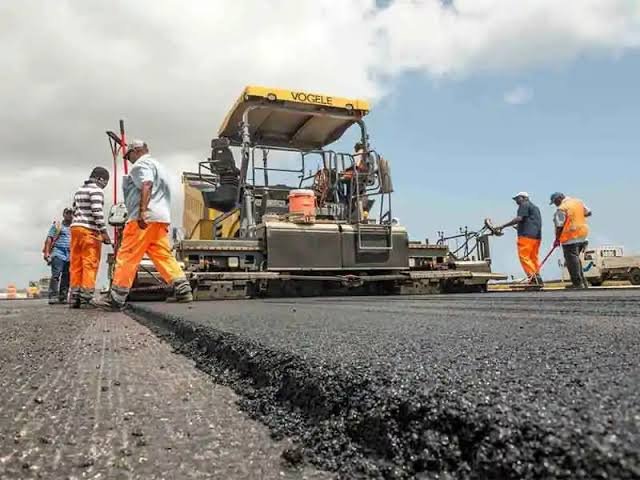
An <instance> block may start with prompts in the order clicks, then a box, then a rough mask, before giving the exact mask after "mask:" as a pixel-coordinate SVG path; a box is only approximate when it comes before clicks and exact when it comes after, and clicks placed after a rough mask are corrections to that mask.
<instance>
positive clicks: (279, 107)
mask: <svg viewBox="0 0 640 480" xmlns="http://www.w3.org/2000/svg"><path fill="white" fill-rule="evenodd" d="M247 111H248V112H249V113H248V123H249V133H250V136H251V143H252V144H253V145H265V146H273V147H289V148H295V149H300V150H313V149H320V148H323V147H324V146H326V145H328V144H330V143H333V142H335V141H336V140H338V139H339V138H340V137H341V136H342V134H343V133H344V132H345V131H346V130H347V129H348V128H349V127H350V126H352V125H353V124H354V123H356V122H357V121H358V120H360V119H361V118H362V117H364V116H365V115H366V114H367V113H368V112H369V104H368V103H367V102H366V101H364V100H358V99H348V98H341V97H332V96H329V95H322V94H317V93H311V92H304V91H294V90H281V89H278V88H266V87H247V88H245V89H244V92H243V93H242V95H241V96H240V98H239V99H238V100H237V101H236V103H235V105H234V106H233V108H232V109H231V111H230V112H229V113H228V114H227V116H226V117H225V119H224V121H223V123H222V126H221V127H220V130H219V132H218V135H219V136H220V137H225V138H228V139H229V140H230V141H231V144H232V145H240V144H241V143H242V134H241V124H242V119H243V115H244V113H245V112H247Z"/></svg>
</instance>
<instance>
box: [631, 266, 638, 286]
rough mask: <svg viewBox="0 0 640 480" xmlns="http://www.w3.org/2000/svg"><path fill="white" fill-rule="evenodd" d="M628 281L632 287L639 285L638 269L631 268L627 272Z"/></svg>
mask: <svg viewBox="0 0 640 480" xmlns="http://www.w3.org/2000/svg"><path fill="white" fill-rule="evenodd" d="M629 281H630V282H631V283H632V284H633V285H640V268H632V269H631V271H630V272H629Z"/></svg>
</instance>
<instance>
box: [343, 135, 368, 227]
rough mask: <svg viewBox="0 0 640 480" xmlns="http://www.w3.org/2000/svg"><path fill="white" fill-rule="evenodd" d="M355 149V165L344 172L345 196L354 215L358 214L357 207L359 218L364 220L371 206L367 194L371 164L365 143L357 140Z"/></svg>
mask: <svg viewBox="0 0 640 480" xmlns="http://www.w3.org/2000/svg"><path fill="white" fill-rule="evenodd" d="M353 150H354V154H353V165H352V166H349V167H347V168H345V169H344V172H343V173H342V181H343V182H344V183H346V192H345V196H346V200H347V202H349V204H350V205H351V207H350V208H351V209H352V215H354V216H355V215H356V212H355V210H356V209H357V210H358V211H359V218H360V219H363V220H364V219H366V218H368V215H369V206H370V205H369V199H368V198H367V196H366V182H367V177H366V174H367V171H368V170H369V166H368V164H367V162H366V155H367V153H366V152H365V150H364V144H362V143H361V142H357V143H356V144H355V145H354V146H353ZM355 171H357V173H358V177H357V184H356V180H354V175H355ZM354 185H355V188H356V191H357V195H358V197H359V199H358V200H357V199H356V197H355V193H356V191H354V189H353V186H354ZM352 196H353V198H352ZM356 200H357V201H356Z"/></svg>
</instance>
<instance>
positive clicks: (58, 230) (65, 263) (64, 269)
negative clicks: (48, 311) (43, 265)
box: [42, 208, 73, 305]
mask: <svg viewBox="0 0 640 480" xmlns="http://www.w3.org/2000/svg"><path fill="white" fill-rule="evenodd" d="M72 221H73V210H72V209H70V208H65V209H64V211H63V212H62V222H57V221H56V222H53V225H51V228H50V229H49V232H48V233H47V238H46V240H45V242H44V248H43V249H42V254H43V257H44V261H45V262H47V265H50V266H51V280H49V305H55V304H63V303H67V296H68V294H69V264H70V258H71V222H72Z"/></svg>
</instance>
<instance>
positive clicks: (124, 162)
mask: <svg viewBox="0 0 640 480" xmlns="http://www.w3.org/2000/svg"><path fill="white" fill-rule="evenodd" d="M120 142H121V144H120V150H121V153H122V165H123V168H124V174H125V175H128V174H129V165H128V164H127V160H126V159H125V158H124V154H125V153H127V140H126V138H125V134H124V120H120Z"/></svg>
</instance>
